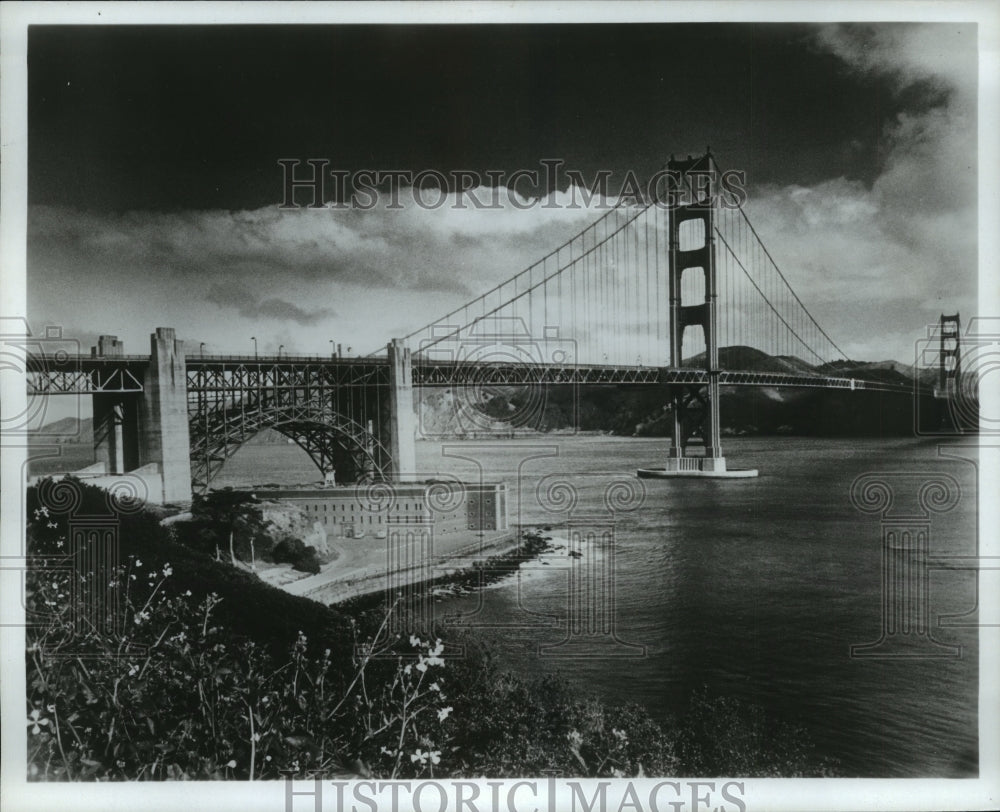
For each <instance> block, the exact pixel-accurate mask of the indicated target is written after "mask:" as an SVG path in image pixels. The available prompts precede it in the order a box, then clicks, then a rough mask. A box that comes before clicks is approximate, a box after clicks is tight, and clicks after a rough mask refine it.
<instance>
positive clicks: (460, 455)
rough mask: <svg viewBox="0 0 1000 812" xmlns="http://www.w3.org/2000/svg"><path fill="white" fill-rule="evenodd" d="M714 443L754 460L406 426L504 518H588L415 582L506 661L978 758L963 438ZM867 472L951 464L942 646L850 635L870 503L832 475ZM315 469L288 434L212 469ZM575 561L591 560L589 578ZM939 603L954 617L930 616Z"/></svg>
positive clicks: (923, 767) (901, 482)
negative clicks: (687, 464)
mask: <svg viewBox="0 0 1000 812" xmlns="http://www.w3.org/2000/svg"><path fill="white" fill-rule="evenodd" d="M725 450H726V454H727V457H728V459H729V464H730V466H731V467H735V466H740V467H756V468H758V469H760V476H759V477H758V478H757V479H751V480H728V481H725V480H672V481H655V480H644V481H639V480H637V479H635V477H634V472H635V469H636V468H637V467H641V466H650V465H655V464H656V463H658V462H659V461H660V457H661V455H662V454H663V453H664V451H665V441H663V440H658V439H622V438H609V437H593V436H580V437H546V438H540V439H539V440H538V441H523V442H511V441H502V442H501V441H495V442H489V441H484V442H461V443H459V442H455V443H430V442H423V443H419V444H418V452H417V455H418V465H419V467H420V469H421V472H422V473H425V474H428V475H431V474H438V475H447V474H450V475H452V476H456V477H458V478H462V479H469V478H471V479H476V478H479V477H482V478H484V479H487V480H497V479H502V480H504V481H506V482H507V483H508V486H509V488H510V490H511V509H510V516H511V521H518V522H521V523H522V524H529V525H539V526H542V525H545V526H549V527H551V528H552V529H551V533H552V534H553V535H555V536H557V537H566V536H568V535H570V534H571V533H572V532H583V534H584V535H588V534H589V535H591V536H592V538H593V540H592V541H590V542H589V547H588V549H586V550H585V553H586V554H585V555H584V556H582V557H581V558H572V557H566V556H565V555H564V556H563V557H562V559H559V558H558V557H555V558H551V557H550V558H549V560H548V562H547V563H544V564H543V563H541V562H536V563H534V564H532V565H527V566H525V567H524V569H523V571H522V574H521V575H520V576H519V577H513V578H510V579H508V580H506V581H503V582H501V583H499V584H496V585H493V586H491V587H488V588H486V589H484V590H482V591H480V592H478V593H475V594H470V595H467V596H460V597H455V598H449V599H446V600H443V601H441V602H440V603H437V604H435V611H436V612H438V613H440V614H439V617H440V618H441V622H443V623H446V624H452V625H460V626H463V627H469V628H474V629H476V630H478V633H480V634H484V635H487V636H488V637H490V638H491V639H492V640H493V641H494V642H495V644H496V646H497V649H498V651H499V652H500V656H501V657H502V658H503V660H504V662H505V663H506V665H507V666H508V667H509V668H510V669H512V670H514V671H516V672H519V673H522V674H524V675H536V674H541V673H544V672H562V673H564V674H566V675H567V676H569V677H571V678H572V679H573V680H574V681H576V682H577V683H578V684H579V685H580V686H581V687H582V688H584V689H586V690H589V691H593V692H595V693H597V694H598V695H600V696H602V697H604V698H606V699H611V700H620V699H632V700H635V701H638V702H640V703H641V704H643V705H645V706H646V707H647V708H648V709H649V710H650V711H651V712H652V713H653V714H654V715H657V716H660V717H665V716H666V715H668V714H677V713H680V712H681V711H683V709H684V707H685V705H686V704H687V702H688V700H689V697H690V694H691V692H692V691H693V690H695V689H697V688H700V687H702V686H707V688H708V689H709V690H710V691H711V692H713V693H716V694H725V695H730V696H736V697H738V698H740V699H743V700H745V701H747V702H751V703H755V704H758V705H761V706H763V707H764V708H765V709H766V710H768V711H769V712H771V713H772V714H775V715H777V716H780V717H781V718H782V719H784V720H786V721H789V722H793V723H796V724H799V725H802V726H804V727H805V728H806V729H807V730H808V731H809V734H810V736H811V738H812V740H813V741H814V742H815V743H816V745H817V748H818V750H819V752H820V753H822V754H824V755H827V756H829V757H832V758H834V759H836V760H837V762H838V763H839V770H840V772H842V773H843V774H846V775H850V776H899V777H908V776H942V777H957V776H971V775H975V774H977V769H978V766H977V765H978V755H977V754H978V745H977V741H978V740H977V733H976V730H977V712H978V711H977V703H978V636H977V633H976V628H975V625H974V624H975V615H974V614H973V615H966V613H969V612H970V611H972V610H973V609H974V607H975V600H976V598H975V583H974V573H973V572H972V571H969V570H961V569H956V568H954V566H953V564H954V561H955V560H956V559H955V557H956V556H962V555H972V554H974V553H975V549H976V548H975V536H976V500H977V492H976V476H975V467H974V465H973V464H972V462H970V461H969V460H968V459H956V458H954V457H952V456H947V455H948V454H957V455H958V456H959V457H962V456H963V455H970V454H973V453H974V452H972V451H970V450H968V449H966V450H964V451H963V450H962V449H959V448H957V447H956V446H948V445H941V444H939V443H938V442H936V441H926V440H912V439H903V440H899V439H890V440H869V439H865V440H844V439H807V438H790V437H781V438H754V439H748V438H738V439H733V440H727V442H726V444H725ZM973 459H974V457H973ZM873 472H880V473H885V474H887V476H886V477H884V478H885V479H887V481H889V482H891V483H892V487H893V488H894V489H895V491H896V493H895V503H894V510H895V511H896V512H897V513H909V514H915V512H916V513H919V512H920V509H919V505H918V503H917V502H916V499H915V497H916V494H917V491H918V490H919V487H920V485H921V483H923V482H926V481H927V480H928V479H929V478H930V477H932V476H935V475H945V476H947V477H950V478H951V480H949V481H953V482H954V483H956V484H957V486H958V492H957V495H958V496H959V500H958V503H957V505H955V506H954V507H952V508H951V509H950V510H948V511H947V512H929V513H927V517H926V522H928V523H929V524H928V528H929V533H930V553H931V558H932V559H933V560H934V562H936V563H934V565H933V566H932V567H931V569H930V571H929V575H928V598H927V600H926V605H927V607H928V613H929V617H930V622H931V624H932V627H933V629H932V634H933V636H934V638H935V639H936V640H937V641H938V642H940V643H941V644H943V646H953V647H956V649H955V650H957V647H960V655H959V656H944V657H936V658H929V657H923V656H921V657H915V658H914V657H909V658H899V657H895V658H886V657H867V658H862V657H852V656H851V646H852V644H864V643H869V642H873V641H875V640H877V639H878V638H879V637H880V634H881V631H882V628H883V623H884V622H885V621H884V620H883V614H882V603H883V590H884V586H883V577H882V555H883V553H882V542H881V533H882V519H883V517H882V516H881V514H880V513H867V512H863V511H861V510H859V509H858V508H857V507H855V506H854V505H853V504H852V501H851V496H850V492H851V485H852V483H853V482H854V480H855V478H856V477H858V476H860V475H863V474H867V473H873ZM315 478H316V477H315V470H314V469H311V468H310V464H309V461H308V459H307V458H306V457H305V455H304V454H303V453H302V452H300V451H298V449H297V448H295V447H293V446H280V447H276V446H269V447H268V446H256V447H254V446H248V447H245V448H244V449H242V450H241V451H240V452H238V453H237V455H236V456H235V457H234V458H233V459H232V460H230V462H229V463H227V465H226V467H225V469H224V470H223V472H222V475H221V476H220V478H219V479H218V480H217V481H216V482H215V483H213V484H216V485H224V484H241V483H244V484H245V483H248V482H263V481H285V482H295V481H308V480H312V479H315ZM609 487H610V490H609ZM914 521H915V520H914ZM581 562H582V563H581ZM575 565H576V566H577V569H574V566H575ZM580 566H583V567H592V568H597V570H599V572H600V573H601V578H602V579H603V580H600V579H599V580H600V586H599V587H597V588H595V587H594V581H593V579H590V580H588V578H587V577H586V574H584V575H583V576H581V574H580V569H579V567H580ZM609 583H611V584H613V597H614V601H613V604H611V603H610V602H609V595H610V592H608V591H607V585H608V584H609ZM588 589H589V590H590V591H587V590H588ZM602 590H603V591H602ZM601 601H603V603H600V602H601ZM595 602H598V603H600V605H601V606H602V607H604V608H605V609H608V611H607V612H606V613H605V614H603V615H599V616H598V615H595V617H598V620H597V621H596V622H597V626H598V628H597V629H596V633H595V634H594V635H591V636H589V637H586V636H581V635H580V634H579V633H578V632H579V631H580V629H583V630H584V631H586V628H587V626H586V623H584V624H583V625H582V626H581V625H580V624H579V621H580V618H584V619H586V618H588V617H591V616H590V615H588V614H587V613H588V612H589V611H591V609H590V608H589V607H591V606H592V605H594V604H595ZM612 605H613V609H610V608H609V607H610V606H612ZM942 615H950V616H957V617H958V620H957V621H956V620H955V619H954V617H953V619H952V620H951V621H950V622H951V624H952V625H950V626H942V625H941V624H940V623H939V618H940V616H942ZM608 618H613V621H612V622H610V623H609V621H608V620H607V619H608ZM570 620H572V621H573V623H574V624H576V625H573V626H572V628H569V627H568V622H569V621H570ZM956 623H957V624H959V625H955V624H956ZM605 632H607V633H605ZM560 642H562V643H563V645H561V646H556V644H559V643H560ZM567 643H568V644H567ZM546 646H549V648H546ZM552 646H556V647H555V648H552ZM953 651H954V650H952V649H947V648H944V647H940V648H930V649H927V650H923V649H921V650H920V652H921V653H925V654H926V653H928V652H930V653H945V654H949V653H952V652H953ZM567 653H568V654H569V655H572V656H565V655H567Z"/></svg>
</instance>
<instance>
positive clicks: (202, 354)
mask: <svg viewBox="0 0 1000 812" xmlns="http://www.w3.org/2000/svg"><path fill="white" fill-rule="evenodd" d="M198 350H199V351H200V352H201V357H202V358H204V357H205V342H204V341H202V342H201V343H200V344H199V345H198Z"/></svg>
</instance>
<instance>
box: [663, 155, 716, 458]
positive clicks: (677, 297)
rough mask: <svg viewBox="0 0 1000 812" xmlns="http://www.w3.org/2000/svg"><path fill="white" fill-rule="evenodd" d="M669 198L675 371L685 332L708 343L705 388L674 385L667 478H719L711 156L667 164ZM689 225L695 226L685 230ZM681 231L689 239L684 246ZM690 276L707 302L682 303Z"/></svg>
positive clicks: (681, 357)
mask: <svg viewBox="0 0 1000 812" xmlns="http://www.w3.org/2000/svg"><path fill="white" fill-rule="evenodd" d="M667 170H668V177H669V178H670V183H671V187H672V188H670V189H669V193H670V194H671V195H672V198H671V199H670V201H669V209H668V212H669V221H668V222H669V230H670V242H669V261H668V273H669V280H668V290H669V296H670V365H671V366H672V367H673V368H674V369H680V368H681V366H682V365H683V361H684V354H683V347H684V331H685V329H686V328H688V327H700V328H701V329H702V332H703V334H704V337H705V370H706V372H707V374H708V381H707V384H706V385H705V386H701V385H688V384H683V385H672V386H671V387H670V393H669V399H670V406H671V411H672V415H673V425H672V430H671V447H670V451H669V454H668V457H667V468H666V472H667V473H672V472H676V473H688V474H699V473H700V474H707V475H711V474H715V473H720V474H721V473H723V472H725V470H726V458H725V457H724V456H723V454H722V446H721V441H720V429H719V372H720V371H721V370H720V369H719V346H718V331H717V329H716V328H717V323H718V322H717V318H718V317H717V313H716V302H717V299H718V292H717V279H716V265H715V202H716V199H717V192H718V177H717V175H716V169H715V163H714V161H713V159H712V153H711V152H706V153H705V154H704V155H702V156H699V157H697V158H692V157H691V156H690V155H689V156H688V157H687V159H686V160H676V159H675V158H674V157H673V156H671V158H670V160H669V161H668V162H667ZM686 224H690V225H686ZM682 231H684V232H685V234H684V237H685V239H684V240H682ZM686 271H690V272H692V273H701V274H702V275H703V277H704V281H705V300H704V301H703V302H697V303H686V302H684V301H682V295H681V279H682V278H683V276H684V273H685V272H686ZM692 440H700V442H701V445H702V446H703V448H704V453H703V454H701V455H691V454H689V453H688V449H689V446H690V444H691V441H692Z"/></svg>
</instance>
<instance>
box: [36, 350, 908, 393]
mask: <svg viewBox="0 0 1000 812" xmlns="http://www.w3.org/2000/svg"><path fill="white" fill-rule="evenodd" d="M148 364H149V356H148V355H123V356H114V357H94V356H90V355H86V356H85V355H65V354H62V355H55V356H52V357H47V356H46V357H39V356H34V355H33V356H29V357H28V360H27V372H28V390H29V392H30V393H32V394H48V395H56V394H86V393H94V392H141V391H142V378H143V373H144V371H145V367H146V366H147V365H148ZM186 364H187V369H188V373H189V374H192V373H193V374H194V377H193V378H192V380H191V381H190V383H189V385H190V386H194V387H195V388H205V389H212V390H218V389H227V390H236V389H241V388H247V380H246V379H245V378H244V377H243V375H241V374H240V372H241V371H244V372H262V371H264V370H272V371H274V373H275V374H273V375H268V376H266V377H267V384H266V385H267V386H268V387H277V388H296V387H301V386H303V385H304V382H305V381H306V379H308V378H309V377H310V376H312V375H318V376H321V377H322V378H323V379H324V380H325V381H326V382H328V383H331V384H338V383H340V384H346V383H355V384H365V383H368V384H371V383H377V382H378V379H380V378H381V377H382V375H384V373H385V372H386V371H387V368H388V360H387V359H385V358H378V357H375V358H372V357H366V358H324V357H321V356H286V355H283V356H281V357H280V358H278V357H269V356H257V357H255V356H245V355H211V356H210V355H196V356H188V357H187V359H186ZM279 373H280V374H279ZM372 373H375V374H374V376H373V374H372ZM380 373H381V374H380ZM204 374H207V375H208V377H207V378H204V377H202V375H204ZM718 375H719V384H720V385H721V386H772V387H774V386H780V387H798V388H820V389H847V390H866V391H881V392H899V393H904V392H905V393H910V394H920V392H921V391H922V389H921V388H919V387H918V388H915V387H914V385H912V384H894V383H889V382H884V381H870V380H863V379H861V378H842V377H835V376H825V375H809V374H805V373H791V372H761V371H753V370H722V371H720V372H719V373H718ZM199 378H201V380H200V382H199V380H198V379H199ZM708 380H709V373H708V372H707V371H706V370H704V369H689V368H680V369H677V368H671V367H654V366H619V365H610V364H561V365H552V364H531V363H527V364H511V363H500V362H498V363H490V362H482V361H477V362H475V363H468V362H462V361H433V362H432V361H425V360H423V359H419V358H418V359H415V360H414V362H413V384H414V386H418V387H448V386H456V385H457V386H462V385H476V386H529V385H536V386H558V385H585V384H635V385H661V384H688V385H693V386H697V385H702V384H706V383H707V382H708ZM253 388H256V387H253Z"/></svg>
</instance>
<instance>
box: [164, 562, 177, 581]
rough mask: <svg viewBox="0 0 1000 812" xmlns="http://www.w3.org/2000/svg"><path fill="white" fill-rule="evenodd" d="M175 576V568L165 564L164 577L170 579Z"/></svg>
mask: <svg viewBox="0 0 1000 812" xmlns="http://www.w3.org/2000/svg"><path fill="white" fill-rule="evenodd" d="M173 574H174V568H173V567H171V566H170V563H169V562H168V563H167V564H165V565H164V566H163V577H164V578H169V577H170V576H171V575H173Z"/></svg>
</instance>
